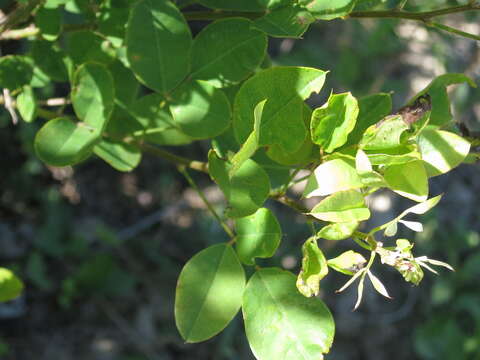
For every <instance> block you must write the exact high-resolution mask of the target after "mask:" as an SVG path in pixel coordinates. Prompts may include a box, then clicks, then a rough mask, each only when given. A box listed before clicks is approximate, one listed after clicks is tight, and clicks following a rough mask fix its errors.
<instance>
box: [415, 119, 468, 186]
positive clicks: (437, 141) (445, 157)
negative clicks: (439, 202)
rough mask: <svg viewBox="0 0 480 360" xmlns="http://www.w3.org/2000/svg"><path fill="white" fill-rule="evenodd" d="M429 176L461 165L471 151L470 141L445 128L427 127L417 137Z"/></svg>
mask: <svg viewBox="0 0 480 360" xmlns="http://www.w3.org/2000/svg"><path fill="white" fill-rule="evenodd" d="M417 143H418V146H419V148H420V153H421V154H422V160H423V161H424V162H425V169H426V170H427V173H428V176H429V177H430V176H436V175H440V174H444V173H446V172H448V171H450V170H452V169H453V168H455V167H457V166H458V165H460V164H461V163H462V162H463V160H465V158H466V157H467V155H468V153H469V152H470V143H469V142H468V141H467V140H465V139H463V138H462V137H460V136H458V135H456V134H454V133H451V132H448V131H443V130H436V129H432V128H429V129H425V130H423V131H422V132H421V133H420V135H419V136H418V139H417Z"/></svg>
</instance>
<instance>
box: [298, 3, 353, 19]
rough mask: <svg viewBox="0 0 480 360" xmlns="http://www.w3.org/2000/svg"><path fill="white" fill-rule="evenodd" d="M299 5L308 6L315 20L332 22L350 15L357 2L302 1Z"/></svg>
mask: <svg viewBox="0 0 480 360" xmlns="http://www.w3.org/2000/svg"><path fill="white" fill-rule="evenodd" d="M299 3H300V4H302V5H304V6H306V8H307V9H308V11H310V12H311V13H312V14H313V16H315V18H317V19H320V20H332V19H336V18H338V17H342V16H345V15H348V14H349V13H350V12H351V11H352V10H353V7H354V6H355V3H356V0H329V1H324V0H300V1H299Z"/></svg>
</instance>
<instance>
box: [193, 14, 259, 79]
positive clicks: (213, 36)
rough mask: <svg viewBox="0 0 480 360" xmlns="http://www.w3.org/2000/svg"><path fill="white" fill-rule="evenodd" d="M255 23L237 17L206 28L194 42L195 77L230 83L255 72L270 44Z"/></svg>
mask: <svg viewBox="0 0 480 360" xmlns="http://www.w3.org/2000/svg"><path fill="white" fill-rule="evenodd" d="M252 25H253V24H252V22H251V21H250V20H247V19H242V18H235V19H224V20H219V21H216V22H214V23H212V24H210V25H208V26H206V27H205V28H203V30H202V31H201V32H200V33H199V34H198V35H197V36H196V37H195V40H194V42H193V47H192V74H191V77H192V78H193V79H200V80H207V81H208V82H210V83H211V84H212V85H214V86H217V87H226V86H230V85H232V84H235V83H238V82H239V81H242V80H243V79H244V78H246V77H247V76H248V75H249V74H251V73H252V72H253V71H254V70H255V69H256V68H257V67H258V66H259V65H260V63H261V62H262V60H263V58H264V57H265V50H266V48H267V37H266V35H265V34H264V33H263V32H261V31H259V30H256V29H254V28H252Z"/></svg>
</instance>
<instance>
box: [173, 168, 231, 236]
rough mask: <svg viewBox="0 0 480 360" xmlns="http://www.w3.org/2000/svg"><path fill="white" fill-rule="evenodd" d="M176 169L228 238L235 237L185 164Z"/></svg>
mask: <svg viewBox="0 0 480 360" xmlns="http://www.w3.org/2000/svg"><path fill="white" fill-rule="evenodd" d="M178 171H180V173H181V174H182V175H183V176H184V177H185V179H186V180H187V181H188V183H189V184H190V186H191V187H192V188H193V189H194V190H195V191H196V192H197V194H198V196H200V198H201V199H202V201H203V202H204V203H205V205H206V206H207V208H208V210H209V211H210V213H211V214H212V215H213V217H214V218H215V219H216V220H217V221H218V223H219V224H220V225H221V226H222V228H223V230H225V232H226V233H227V235H228V236H229V237H230V239H234V238H235V234H234V233H233V231H232V230H231V229H230V228H229V227H228V225H227V224H226V223H225V222H224V221H223V220H222V219H221V218H220V216H219V215H218V214H217V212H216V211H215V209H214V208H213V206H212V204H210V201H208V199H207V197H206V196H205V194H204V193H203V192H202V190H200V188H199V187H198V186H197V184H196V183H195V181H194V180H193V179H192V177H191V176H190V174H189V173H188V171H187V169H186V167H185V166H181V165H180V166H179V167H178Z"/></svg>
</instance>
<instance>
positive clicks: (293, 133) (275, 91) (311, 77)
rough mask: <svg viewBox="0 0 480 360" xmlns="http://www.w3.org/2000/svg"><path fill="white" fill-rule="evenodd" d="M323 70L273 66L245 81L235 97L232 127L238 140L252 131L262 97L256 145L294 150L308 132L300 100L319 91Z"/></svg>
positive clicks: (288, 150) (240, 141) (241, 140)
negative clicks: (260, 120) (262, 104)
mask: <svg viewBox="0 0 480 360" xmlns="http://www.w3.org/2000/svg"><path fill="white" fill-rule="evenodd" d="M325 75H326V72H324V71H321V70H318V69H313V68H306V67H274V68H270V69H267V70H264V71H262V72H259V73H257V74H256V75H254V76H253V77H251V78H250V79H248V80H247V81H245V82H244V83H243V85H242V87H241V88H240V90H239V91H238V93H237V96H236V97H235V105H234V118H233V128H234V130H235V136H236V138H237V140H238V142H239V143H243V142H244V141H245V140H246V139H247V138H248V136H249V135H250V133H251V132H252V130H253V124H254V116H253V113H254V109H255V106H257V104H258V103H259V102H261V101H263V100H265V99H267V103H266V105H265V107H264V109H263V114H262V124H261V127H260V139H259V145H260V146H263V145H274V144H277V145H279V146H280V147H282V148H283V150H285V151H286V152H289V153H292V152H295V151H297V150H298V149H299V148H300V147H301V146H302V144H303V143H304V140H305V137H306V135H307V130H306V128H305V123H304V121H303V116H302V115H303V106H304V103H303V100H305V99H306V98H308V97H309V96H310V95H311V94H312V92H319V91H320V90H321V88H322V86H323V83H324V81H325Z"/></svg>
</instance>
